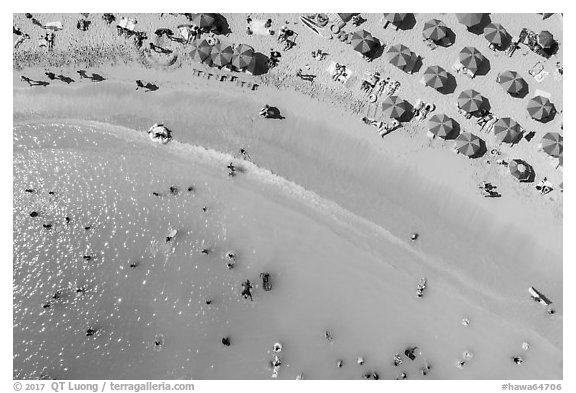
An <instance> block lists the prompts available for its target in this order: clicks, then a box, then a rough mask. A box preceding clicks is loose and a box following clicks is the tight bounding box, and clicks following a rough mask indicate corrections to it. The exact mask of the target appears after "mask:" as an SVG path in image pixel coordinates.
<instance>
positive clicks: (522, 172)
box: [508, 159, 532, 181]
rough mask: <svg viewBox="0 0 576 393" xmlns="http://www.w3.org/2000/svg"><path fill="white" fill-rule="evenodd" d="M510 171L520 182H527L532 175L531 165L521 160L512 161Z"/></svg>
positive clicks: (509, 165)
mask: <svg viewBox="0 0 576 393" xmlns="http://www.w3.org/2000/svg"><path fill="white" fill-rule="evenodd" d="M508 169H510V174H511V175H512V176H514V177H515V178H516V179H518V180H520V181H523V180H527V179H528V178H529V177H530V174H531V173H532V169H531V168H530V165H528V164H527V163H525V162H524V161H522V160H519V159H514V160H512V161H510V164H508Z"/></svg>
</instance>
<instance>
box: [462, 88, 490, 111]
mask: <svg viewBox="0 0 576 393" xmlns="http://www.w3.org/2000/svg"><path fill="white" fill-rule="evenodd" d="M483 106H484V97H482V95H481V94H480V93H478V92H477V91H476V90H474V89H468V90H464V91H463V92H462V93H460V95H459V96H458V108H460V109H462V110H465V111H466V112H468V113H474V112H477V111H479V110H481V109H482V107H483Z"/></svg>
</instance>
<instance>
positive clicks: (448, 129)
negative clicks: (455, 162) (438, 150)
mask: <svg viewBox="0 0 576 393" xmlns="http://www.w3.org/2000/svg"><path fill="white" fill-rule="evenodd" d="M428 127H429V128H428V129H429V130H430V132H431V133H432V134H434V135H436V136H437V137H440V138H443V139H446V137H447V136H448V135H450V134H451V133H452V131H454V120H452V119H451V118H449V117H448V116H446V115H444V114H442V115H434V116H432V117H431V118H430V120H428Z"/></svg>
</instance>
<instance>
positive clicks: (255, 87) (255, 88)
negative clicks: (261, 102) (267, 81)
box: [252, 83, 260, 90]
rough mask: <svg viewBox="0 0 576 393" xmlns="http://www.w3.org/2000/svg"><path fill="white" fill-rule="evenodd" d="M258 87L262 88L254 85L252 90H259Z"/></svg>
mask: <svg viewBox="0 0 576 393" xmlns="http://www.w3.org/2000/svg"><path fill="white" fill-rule="evenodd" d="M258 86H260V85H258V84H256V83H254V84H252V90H258Z"/></svg>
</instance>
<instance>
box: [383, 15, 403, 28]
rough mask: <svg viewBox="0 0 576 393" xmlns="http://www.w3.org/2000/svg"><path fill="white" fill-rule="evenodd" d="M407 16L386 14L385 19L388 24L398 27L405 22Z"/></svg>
mask: <svg viewBox="0 0 576 393" xmlns="http://www.w3.org/2000/svg"><path fill="white" fill-rule="evenodd" d="M407 15H408V14H384V18H385V19H386V20H387V21H388V22H390V23H392V24H395V25H396V26H399V25H401V24H402V22H404V20H405V19H406V16H407Z"/></svg>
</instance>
